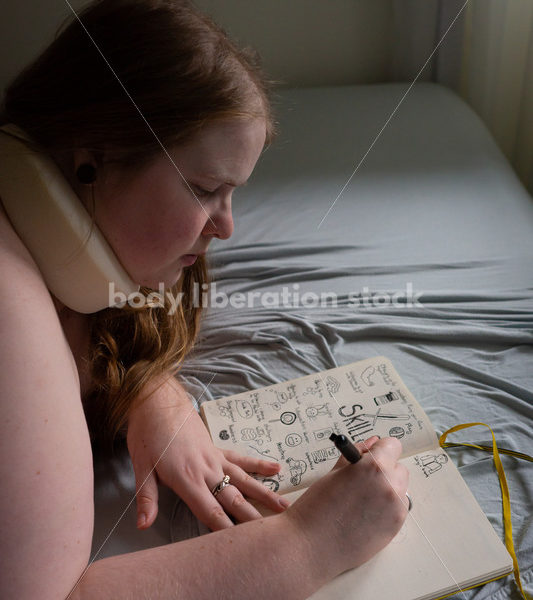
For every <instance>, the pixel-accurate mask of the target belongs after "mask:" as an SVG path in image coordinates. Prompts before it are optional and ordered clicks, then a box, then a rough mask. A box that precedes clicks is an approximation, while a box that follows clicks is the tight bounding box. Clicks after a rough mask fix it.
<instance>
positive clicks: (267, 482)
mask: <svg viewBox="0 0 533 600" xmlns="http://www.w3.org/2000/svg"><path fill="white" fill-rule="evenodd" d="M260 481H261V483H262V484H263V485H264V486H265V487H267V488H268V489H269V490H272V491H273V492H277V491H278V490H279V481H276V480H275V479H261V480H260Z"/></svg>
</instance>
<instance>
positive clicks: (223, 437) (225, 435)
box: [218, 429, 229, 440]
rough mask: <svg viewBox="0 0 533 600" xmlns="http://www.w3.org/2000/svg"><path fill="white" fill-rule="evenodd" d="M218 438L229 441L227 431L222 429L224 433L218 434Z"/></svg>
mask: <svg viewBox="0 0 533 600" xmlns="http://www.w3.org/2000/svg"><path fill="white" fill-rule="evenodd" d="M218 437H219V438H220V439H221V440H229V433H228V430H227V429H222V431H220V433H219V434H218Z"/></svg>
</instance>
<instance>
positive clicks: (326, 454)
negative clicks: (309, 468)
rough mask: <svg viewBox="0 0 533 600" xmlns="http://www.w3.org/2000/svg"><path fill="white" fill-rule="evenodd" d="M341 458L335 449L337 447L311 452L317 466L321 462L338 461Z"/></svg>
mask: <svg viewBox="0 0 533 600" xmlns="http://www.w3.org/2000/svg"><path fill="white" fill-rule="evenodd" d="M339 456H340V452H339V451H338V450H337V448H335V446H330V447H329V448H321V449H320V450H313V451H312V452H311V460H312V461H313V463H314V464H315V465H316V464H318V463H321V462H325V461H326V460H332V459H336V458H338V457H339Z"/></svg>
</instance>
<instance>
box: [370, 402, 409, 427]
mask: <svg viewBox="0 0 533 600" xmlns="http://www.w3.org/2000/svg"><path fill="white" fill-rule="evenodd" d="M362 416H363V417H368V418H370V419H372V427H375V426H376V421H377V420H378V419H396V420H398V421H408V420H409V419H410V418H411V415H394V414H382V413H381V406H380V407H379V408H378V410H377V412H376V413H375V414H372V413H362Z"/></svg>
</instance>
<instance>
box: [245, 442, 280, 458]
mask: <svg viewBox="0 0 533 600" xmlns="http://www.w3.org/2000/svg"><path fill="white" fill-rule="evenodd" d="M248 448H250V449H251V450H255V451H256V452H257V454H260V455H261V456H268V459H269V460H272V458H275V457H273V456H272V454H271V449H270V448H265V450H260V449H259V448H256V447H255V446H252V445H251V444H249V445H248ZM278 460H279V459H278Z"/></svg>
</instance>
